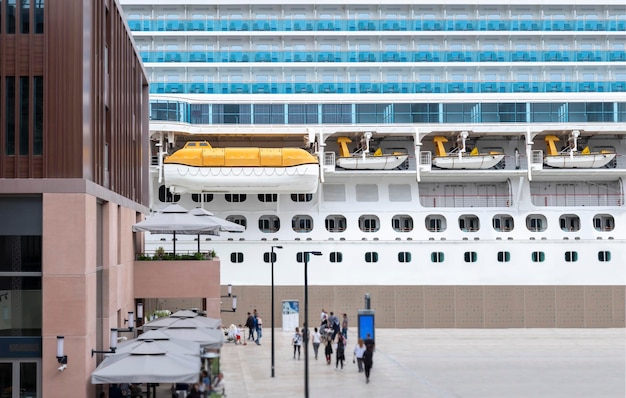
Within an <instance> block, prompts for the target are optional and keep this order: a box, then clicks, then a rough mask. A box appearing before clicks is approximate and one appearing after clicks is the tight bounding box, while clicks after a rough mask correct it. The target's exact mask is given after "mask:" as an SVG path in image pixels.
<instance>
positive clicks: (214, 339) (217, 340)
mask: <svg viewBox="0 0 626 398" xmlns="http://www.w3.org/2000/svg"><path fill="white" fill-rule="evenodd" d="M159 331H160V332H162V333H163V334H165V335H167V336H170V337H171V338H174V339H181V340H189V341H195V342H197V343H199V344H200V346H201V347H202V348H213V349H220V348H222V346H223V345H224V332H222V330H221V329H209V328H198V327H168V328H162V329H159Z"/></svg>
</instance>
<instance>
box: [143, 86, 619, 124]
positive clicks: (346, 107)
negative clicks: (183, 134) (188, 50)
mask: <svg viewBox="0 0 626 398" xmlns="http://www.w3.org/2000/svg"><path fill="white" fill-rule="evenodd" d="M623 83H624V87H625V90H626V81H625V82H623ZM423 84H426V83H423ZM150 118H151V120H162V121H176V122H181V123H190V124H246V125H247V124H281V125H283V124H362V123H365V124H371V123H483V122H500V123H544V122H556V123H568V122H612V123H618V122H626V102H618V103H614V102H582V103H574V102H572V103H569V102H552V103H525V102H519V103H516V102H515V103H510V102H506V103H504V102H501V103H476V102H468V103H458V104H457V103H437V102H434V103H376V104H351V103H347V104H316V103H311V104H189V103H186V102H181V101H163V100H153V101H151V103H150Z"/></svg>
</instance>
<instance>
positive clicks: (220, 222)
mask: <svg viewBox="0 0 626 398" xmlns="http://www.w3.org/2000/svg"><path fill="white" fill-rule="evenodd" d="M189 214H193V215H194V216H197V217H200V218H201V219H202V220H204V221H205V222H207V223H214V224H215V225H217V226H218V227H219V231H220V232H243V231H245V230H246V228H245V227H244V226H243V225H239V224H236V223H234V222H232V221H228V220H225V219H223V218H219V217H217V216H216V215H215V214H213V213H211V212H210V211H208V210H206V209H203V208H202V207H196V208H193V209H191V210H189ZM198 252H200V234H198Z"/></svg>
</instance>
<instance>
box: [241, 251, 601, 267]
mask: <svg viewBox="0 0 626 398" xmlns="http://www.w3.org/2000/svg"><path fill="white" fill-rule="evenodd" d="M597 254H598V261H599V262H609V261H611V252H610V251H606V250H603V251H599V252H598V253H597ZM530 259H531V261H532V262H534V263H542V262H544V261H545V260H546V254H545V252H543V251H533V252H531V253H530ZM563 259H564V261H565V262H568V263H573V262H577V261H578V252H577V251H566V252H565V253H564V254H563ZM364 260H365V262H366V263H377V262H378V261H379V255H378V252H375V251H370V252H365V253H364ZM263 261H264V262H266V263H274V262H276V253H273V252H265V253H263ZM296 261H297V262H299V263H302V262H304V252H299V253H297V255H296ZM307 261H308V259H307ZM328 261H329V262H331V263H341V262H343V253H342V252H331V253H329V254H328ZM397 261H398V262H399V263H410V262H411V261H413V256H412V254H411V252H406V251H402V252H398V253H397ZM430 261H431V262H433V263H443V262H444V261H445V254H444V253H443V252H431V253H430ZM463 261H464V262H466V263H476V262H478V253H477V252H475V251H466V252H464V253H463ZM496 261H497V262H499V263H507V262H510V261H511V252H508V251H499V252H497V255H496ZM230 262H231V263H235V264H237V263H243V262H244V255H243V253H241V252H233V253H230Z"/></svg>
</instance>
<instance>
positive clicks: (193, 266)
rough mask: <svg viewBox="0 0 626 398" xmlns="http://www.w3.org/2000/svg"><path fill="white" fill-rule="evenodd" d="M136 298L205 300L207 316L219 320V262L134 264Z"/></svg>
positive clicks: (136, 262) (137, 262) (146, 262)
mask: <svg viewBox="0 0 626 398" xmlns="http://www.w3.org/2000/svg"><path fill="white" fill-rule="evenodd" d="M134 274H135V275H134V278H133V280H134V291H135V297H137V298H206V302H207V308H206V311H207V316H209V317H212V318H220V317H221V316H220V302H219V301H220V299H219V296H220V262H219V260H210V261H195V260H186V261H135V266H134Z"/></svg>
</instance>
